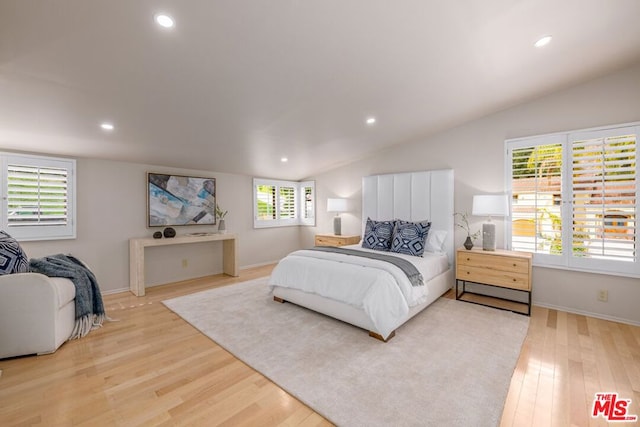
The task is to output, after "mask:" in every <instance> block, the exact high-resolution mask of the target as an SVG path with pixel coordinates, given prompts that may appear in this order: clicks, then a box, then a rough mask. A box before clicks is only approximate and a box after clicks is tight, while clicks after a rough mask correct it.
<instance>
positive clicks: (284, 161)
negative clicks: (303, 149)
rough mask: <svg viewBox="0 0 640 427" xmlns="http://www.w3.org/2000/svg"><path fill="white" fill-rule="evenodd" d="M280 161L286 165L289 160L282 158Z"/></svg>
mask: <svg viewBox="0 0 640 427" xmlns="http://www.w3.org/2000/svg"><path fill="white" fill-rule="evenodd" d="M280 161H281V162H282V163H287V162H288V161H289V159H287V158H286V157H282V158H281V159H280Z"/></svg>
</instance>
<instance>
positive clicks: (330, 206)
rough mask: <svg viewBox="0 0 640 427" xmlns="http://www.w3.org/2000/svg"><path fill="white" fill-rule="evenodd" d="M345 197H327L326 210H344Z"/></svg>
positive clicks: (345, 204)
mask: <svg viewBox="0 0 640 427" xmlns="http://www.w3.org/2000/svg"><path fill="white" fill-rule="evenodd" d="M346 211H347V199H327V212H346Z"/></svg>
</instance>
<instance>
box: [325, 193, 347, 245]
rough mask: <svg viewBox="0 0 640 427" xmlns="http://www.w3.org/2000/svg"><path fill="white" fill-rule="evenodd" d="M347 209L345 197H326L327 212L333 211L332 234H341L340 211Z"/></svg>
mask: <svg viewBox="0 0 640 427" xmlns="http://www.w3.org/2000/svg"><path fill="white" fill-rule="evenodd" d="M346 211H347V199H327V212H335V213H336V216H335V217H334V218H333V234H335V235H336V236H340V235H341V234H342V220H341V219H340V213H341V212H346Z"/></svg>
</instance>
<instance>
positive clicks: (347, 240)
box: [315, 234, 360, 246]
mask: <svg viewBox="0 0 640 427" xmlns="http://www.w3.org/2000/svg"><path fill="white" fill-rule="evenodd" d="M358 243H360V236H336V235H335V234H316V243H315V245H316V246H345V245H355V244H358Z"/></svg>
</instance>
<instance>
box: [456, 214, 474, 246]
mask: <svg viewBox="0 0 640 427" xmlns="http://www.w3.org/2000/svg"><path fill="white" fill-rule="evenodd" d="M453 215H454V216H455V217H458V218H459V219H458V221H456V227H460V228H462V229H463V230H464V231H466V232H467V239H466V240H465V241H464V247H465V249H467V250H471V248H473V242H474V241H475V240H476V239H477V238H478V236H479V235H480V230H478V231H476V232H475V233H471V226H470V225H469V214H467V213H466V212H465V213H458V212H456V213H454V214H453Z"/></svg>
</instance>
